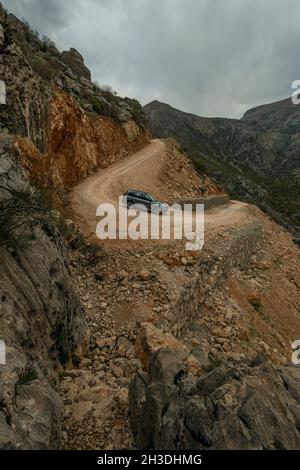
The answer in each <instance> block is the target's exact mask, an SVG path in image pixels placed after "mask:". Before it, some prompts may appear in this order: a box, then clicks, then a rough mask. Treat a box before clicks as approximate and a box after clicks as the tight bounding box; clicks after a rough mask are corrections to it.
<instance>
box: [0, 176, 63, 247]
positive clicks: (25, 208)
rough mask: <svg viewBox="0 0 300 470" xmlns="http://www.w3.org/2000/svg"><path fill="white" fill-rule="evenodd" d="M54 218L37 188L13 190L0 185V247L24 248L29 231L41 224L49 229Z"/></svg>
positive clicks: (29, 238)
mask: <svg viewBox="0 0 300 470" xmlns="http://www.w3.org/2000/svg"><path fill="white" fill-rule="evenodd" d="M55 222H56V216H55V215H54V213H53V211H52V210H51V208H50V205H49V202H48V201H47V200H46V198H45V194H43V193H42V192H41V191H39V190H38V189H32V188H29V189H27V188H25V189H14V188H11V187H9V186H8V185H5V184H4V185H0V246H3V245H6V246H11V247H15V248H18V247H24V245H26V244H27V243H28V242H29V241H30V240H31V239H32V229H33V227H34V226H37V225H40V226H41V227H42V228H45V227H46V228H47V230H48V231H51V230H52V227H53V224H54V223H55Z"/></svg>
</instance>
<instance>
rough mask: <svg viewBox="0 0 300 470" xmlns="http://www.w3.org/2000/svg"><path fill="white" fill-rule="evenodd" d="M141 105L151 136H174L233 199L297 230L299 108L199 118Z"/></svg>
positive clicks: (265, 108) (281, 105)
mask: <svg viewBox="0 0 300 470" xmlns="http://www.w3.org/2000/svg"><path fill="white" fill-rule="evenodd" d="M144 109H145V112H146V114H147V115H148V118H149V121H150V124H151V128H152V132H153V135H154V136H155V137H174V138H176V139H177V140H178V141H179V142H180V143H181V144H182V146H183V148H184V149H185V150H186V151H187V152H188V153H189V154H190V155H191V156H192V157H193V158H194V159H195V164H196V166H198V168H199V169H200V170H201V171H204V172H206V173H208V174H210V176H213V177H215V178H216V179H217V181H218V182H219V183H221V184H222V185H224V186H225V188H226V189H227V190H228V192H229V193H230V194H231V195H232V197H235V198H239V199H242V200H245V201H248V202H252V203H255V204H258V205H259V206H260V207H261V208H262V209H263V210H265V211H266V212H267V213H268V214H269V215H271V216H272V217H273V218H274V219H275V220H277V221H278V222H280V223H282V224H284V225H285V226H287V227H288V228H289V229H290V230H293V231H294V232H295V233H299V226H300V219H299V213H300V212H299V211H300V193H299V191H300V189H299V188H300V185H299V168H300V160H299V158H300V157H299V155H300V151H299V150H300V108H299V107H297V106H295V105H293V104H292V102H291V101H290V100H285V101H282V102H280V103H275V104H272V105H266V106H261V107H258V108H255V109H253V110H250V111H248V112H247V113H246V114H245V116H244V118H243V119H241V120H234V119H221V118H212V119H210V118H203V117H199V116H196V115H193V114H188V113H184V112H182V111H179V110H177V109H174V108H172V107H171V106H169V105H166V104H164V103H159V102H158V101H154V102H152V103H150V104H148V105H147V106H145V108H144Z"/></svg>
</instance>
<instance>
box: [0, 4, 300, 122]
mask: <svg viewBox="0 0 300 470" xmlns="http://www.w3.org/2000/svg"><path fill="white" fill-rule="evenodd" d="M3 3H4V4H5V5H6V6H7V7H8V8H9V9H10V10H11V11H13V12H14V13H15V14H17V15H18V16H19V17H25V18H26V19H28V20H29V22H30V23H32V24H33V26H34V27H37V28H38V29H39V30H40V32H41V33H42V34H47V35H48V36H50V37H52V38H53V39H54V40H55V41H56V42H57V44H58V46H59V47H60V48H64V49H65V48H69V47H71V46H74V47H76V48H77V49H78V50H79V51H80V52H82V53H83V55H84V56H85V58H86V62H87V65H88V66H89V67H90V68H91V71H92V74H93V78H94V79H97V80H98V81H99V82H100V83H109V84H111V85H112V86H113V87H114V88H116V89H117V90H118V92H119V93H120V94H124V95H129V96H136V97H137V98H138V99H140V100H141V101H142V102H143V103H146V102H147V101H150V100H152V99H160V100H162V101H165V102H169V103H170V104H172V105H174V106H177V107H179V108H181V109H184V110H186V111H190V112H194V113H197V114H200V115H209V116H215V115H222V116H227V117H239V116H241V115H242V114H243V112H244V111H245V110H246V109H248V108H250V107H252V106H255V105H257V104H262V103H264V102H270V101H275V100H277V99H281V98H284V97H287V96H288V95H289V94H290V86H291V82H292V81H293V80H296V79H299V78H300V71H299V74H298V67H297V65H298V56H299V54H298V50H297V49H298V47H297V45H298V37H299V21H300V3H299V1H298V0H285V1H284V2H283V1H281V0H65V1H64V2H63V1H61V0H26V1H25V0H9V1H8V0H7V1H4V2H3ZM297 74H298V75H297Z"/></svg>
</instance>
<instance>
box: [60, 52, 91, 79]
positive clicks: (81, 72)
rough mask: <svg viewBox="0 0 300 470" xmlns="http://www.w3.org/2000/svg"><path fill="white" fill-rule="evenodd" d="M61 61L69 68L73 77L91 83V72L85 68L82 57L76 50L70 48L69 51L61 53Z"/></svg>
mask: <svg viewBox="0 0 300 470" xmlns="http://www.w3.org/2000/svg"><path fill="white" fill-rule="evenodd" d="M61 59H62V61H63V62H64V63H65V64H66V65H68V66H69V67H70V69H71V70H72V72H73V73H74V74H75V75H77V76H78V77H81V78H85V79H86V80H88V81H89V82H90V81H91V72H90V70H89V69H88V68H87V67H86V66H85V64H84V59H83V57H82V55H81V54H80V53H79V52H78V51H77V50H76V49H74V48H73V47H71V49H70V50H69V51H63V52H62V53H61Z"/></svg>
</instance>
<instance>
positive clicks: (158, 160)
mask: <svg viewBox="0 0 300 470" xmlns="http://www.w3.org/2000/svg"><path fill="white" fill-rule="evenodd" d="M165 158H166V154H165V144H164V141H161V140H153V141H152V142H151V143H150V144H149V145H148V146H147V147H145V148H144V149H142V150H141V151H139V152H138V153H136V154H134V155H132V156H131V157H128V158H126V159H124V160H121V161H120V162H117V163H115V164H113V165H111V166H110V167H108V168H106V169H104V170H100V171H99V172H97V173H96V174H95V175H93V176H91V177H89V178H87V179H86V180H85V181H83V182H82V183H80V184H79V185H78V186H76V187H75V188H74V190H73V193H72V207H73V211H74V213H75V216H76V220H77V222H78V224H79V226H80V228H81V230H82V231H83V232H84V233H85V234H86V235H87V236H88V237H89V238H91V239H92V240H94V241H95V240H97V237H96V226H97V222H99V218H98V219H97V217H96V210H97V207H98V206H99V205H100V204H105V203H109V204H113V205H114V206H115V208H116V211H117V213H118V214H119V215H120V211H119V207H118V201H119V197H120V196H121V195H122V194H123V193H124V192H125V191H126V190H127V189H128V188H135V189H141V190H144V191H148V192H150V193H152V194H153V195H154V196H156V195H157V192H158V187H159V185H161V184H162V182H161V180H160V178H159V176H160V172H161V169H162V167H163V165H164V162H165ZM124 211H127V210H126V209H124ZM247 216H249V212H248V206H247V204H244V203H241V202H231V203H230V204H227V205H224V206H221V207H218V208H215V209H214V210H212V211H210V212H207V213H206V214H205V230H206V231H207V230H213V229H216V228H218V227H220V226H224V225H232V224H234V223H236V222H237V221H239V220H241V219H243V218H245V217H247ZM144 217H148V215H147V214H145V215H144ZM172 217H173V219H172V220H173V224H174V226H178V224H181V223H182V221H181V218H180V217H178V216H177V214H175V215H172ZM193 220H194V216H193Z"/></svg>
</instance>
